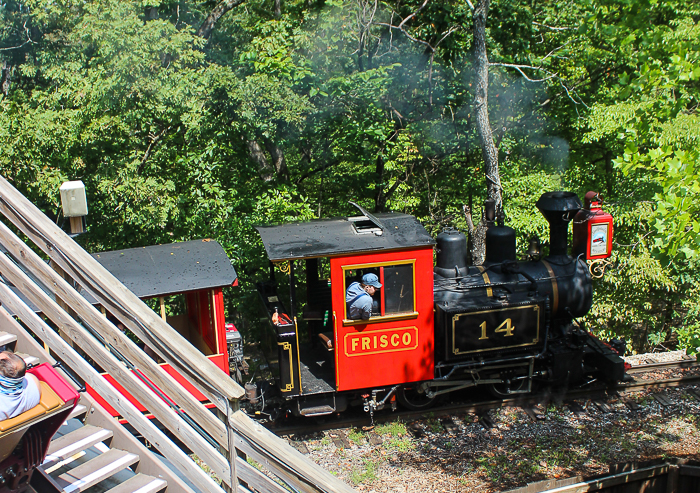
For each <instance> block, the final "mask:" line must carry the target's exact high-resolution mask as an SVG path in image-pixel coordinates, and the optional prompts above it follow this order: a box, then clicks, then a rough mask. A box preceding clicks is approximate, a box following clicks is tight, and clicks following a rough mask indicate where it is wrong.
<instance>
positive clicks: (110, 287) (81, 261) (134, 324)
mask: <svg viewBox="0 0 700 493" xmlns="http://www.w3.org/2000/svg"><path fill="white" fill-rule="evenodd" d="M0 211H1V212H2V213H3V214H4V215H5V216H6V217H7V218H8V219H9V220H10V221H11V222H12V223H13V224H14V225H15V226H16V227H17V228H19V229H20V230H21V231H22V232H23V233H24V234H26V235H27V236H28V237H29V238H31V239H32V241H33V242H34V243H35V244H36V245H37V246H38V247H39V248H40V249H42V250H43V251H44V252H45V253H46V254H47V255H48V256H49V257H50V258H51V259H52V260H53V261H55V262H56V263H57V264H58V265H60V266H61V268H62V269H63V270H64V271H65V272H66V273H68V274H69V275H70V276H71V277H72V278H73V279H75V280H76V281H77V282H78V283H80V285H81V286H83V288H85V289H86V290H87V291H89V292H90V293H91V294H92V295H93V296H94V297H95V299H97V300H98V301H99V302H100V303H101V304H102V305H103V306H105V307H106V308H107V309H108V310H109V311H110V312H111V313H113V314H114V315H115V316H116V317H117V318H119V320H121V321H122V322H123V323H124V325H126V326H127V327H128V328H129V329H130V330H131V331H132V332H133V333H134V334H136V336H137V337H138V338H139V339H141V340H142V341H143V342H144V343H145V344H147V345H148V346H149V347H150V348H151V349H153V350H154V351H155V352H156V353H157V354H158V355H159V356H160V357H161V358H163V360H165V361H166V362H168V363H169V364H170V365H171V366H172V367H173V368H174V369H176V370H177V371H178V372H179V373H180V374H182V375H183V376H184V377H185V378H186V379H187V380H188V381H190V382H191V383H192V384H193V385H194V386H195V387H197V388H198V389H199V390H200V391H201V392H202V393H203V394H204V395H205V396H207V398H208V399H210V400H211V401H212V402H213V403H214V404H215V405H216V407H217V408H218V409H219V410H221V411H223V412H225V411H226V406H227V401H231V400H235V399H239V398H241V397H242V396H243V395H244V391H243V389H242V388H241V387H240V386H239V385H238V384H237V383H235V382H234V381H233V380H232V379H231V378H229V377H228V376H227V375H226V374H225V373H224V372H222V371H221V370H220V369H219V368H217V367H216V365H215V364H214V363H212V362H211V361H209V359H207V358H206V357H205V356H204V355H203V354H202V353H201V352H200V351H198V350H197V349H196V348H195V347H193V346H192V345H191V344H190V343H189V342H188V341H187V340H186V339H185V338H184V337H182V335H180V334H179V333H178V332H177V331H176V330H174V329H173V328H172V327H170V326H169V325H168V324H166V323H165V322H164V321H163V320H162V319H161V318H160V317H158V316H157V315H156V314H155V313H154V312H153V310H151V309H150V308H148V306H146V305H145V304H144V303H143V302H142V301H141V300H139V299H138V298H137V297H136V295H134V294H133V293H132V292H131V291H129V290H128V289H127V288H126V287H125V286H124V285H123V284H121V282H119V280H118V279H116V278H115V277H114V276H113V275H112V274H111V273H110V272H109V271H108V270H107V269H105V268H104V267H102V265H101V264H100V263H99V262H97V261H96V260H95V259H94V258H92V256H90V255H89V254H88V253H87V252H86V251H85V250H83V249H82V248H81V247H80V246H79V245H77V244H76V243H75V242H74V241H73V240H72V239H70V237H69V236H68V235H67V234H66V233H65V232H64V231H63V230H61V229H60V228H59V227H58V226H56V225H55V224H54V223H53V222H52V221H50V220H49V219H48V218H47V217H46V216H45V215H44V214H43V213H42V212H41V211H40V210H39V209H37V207H36V206H35V205H34V204H32V203H31V202H30V201H29V200H27V198H26V197H24V196H23V195H22V194H21V193H19V192H18V191H17V190H16V189H15V188H14V187H13V186H12V185H11V184H10V183H9V182H8V181H7V180H6V179H5V178H3V177H0Z"/></svg>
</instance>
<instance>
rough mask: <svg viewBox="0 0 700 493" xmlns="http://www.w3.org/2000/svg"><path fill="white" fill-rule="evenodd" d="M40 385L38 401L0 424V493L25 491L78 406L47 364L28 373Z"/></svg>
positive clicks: (69, 387)
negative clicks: (54, 440)
mask: <svg viewBox="0 0 700 493" xmlns="http://www.w3.org/2000/svg"><path fill="white" fill-rule="evenodd" d="M27 373H30V374H32V375H34V376H35V377H36V378H37V379H38V380H39V384H40V386H41V401H40V402H39V404H38V405H37V406H35V407H33V408H32V409H30V410H28V411H26V412H24V413H22V414H20V415H19V416H16V417H14V418H10V419H6V420H4V421H0V492H6V491H8V492H9V491H18V490H20V489H22V488H24V487H25V486H26V485H27V484H28V483H29V480H30V478H31V475H32V473H33V472H34V469H36V468H37V467H38V466H39V465H41V463H42V462H43V461H44V459H45V457H46V452H47V450H48V448H49V444H50V442H51V438H52V437H53V436H54V434H55V433H56V431H58V429H59V428H60V426H61V425H62V424H63V422H64V421H65V420H66V419H67V418H68V415H69V414H70V413H71V411H72V410H73V408H74V407H75V406H76V405H77V403H78V397H79V396H78V393H77V392H76V391H75V390H74V389H73V387H71V386H70V385H69V384H68V383H66V381H65V380H64V379H63V378H62V377H61V376H60V375H59V374H58V373H57V372H56V370H55V369H54V368H53V367H52V366H51V365H50V364H48V363H43V364H41V365H39V366H35V367H33V368H30V369H28V370H27Z"/></svg>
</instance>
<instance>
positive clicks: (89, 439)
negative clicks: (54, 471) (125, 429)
mask: <svg viewBox="0 0 700 493" xmlns="http://www.w3.org/2000/svg"><path fill="white" fill-rule="evenodd" d="M112 435H113V433H112V431H111V430H105V429H104V428H98V427H96V426H90V425H85V426H83V427H81V428H78V429H77V430H75V431H72V432H70V433H68V434H67V435H63V436H62V437H60V438H57V439H55V440H53V441H52V442H51V444H50V445H49V451H48V453H47V454H46V460H44V463H43V464H42V465H44V466H46V465H48V464H50V463H52V462H57V461H59V460H62V459H65V458H67V457H70V456H71V455H74V454H76V453H78V452H81V451H83V450H85V449H87V448H89V447H92V446H93V445H95V444H96V443H100V442H103V441H105V440H107V439H108V438H111V437H112Z"/></svg>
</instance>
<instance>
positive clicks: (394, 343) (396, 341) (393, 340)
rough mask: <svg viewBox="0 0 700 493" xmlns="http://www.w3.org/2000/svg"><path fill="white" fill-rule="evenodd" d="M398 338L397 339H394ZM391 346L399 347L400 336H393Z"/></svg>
mask: <svg viewBox="0 0 700 493" xmlns="http://www.w3.org/2000/svg"><path fill="white" fill-rule="evenodd" d="M394 338H396V339H394ZM391 345H392V346H394V347H396V346H398V345H399V335H398V334H392V336H391Z"/></svg>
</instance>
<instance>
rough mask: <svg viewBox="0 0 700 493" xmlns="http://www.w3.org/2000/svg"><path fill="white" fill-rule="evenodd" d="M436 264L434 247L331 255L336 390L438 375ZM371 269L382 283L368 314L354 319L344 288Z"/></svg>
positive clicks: (399, 382)
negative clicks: (433, 274) (434, 302)
mask: <svg viewBox="0 0 700 493" xmlns="http://www.w3.org/2000/svg"><path fill="white" fill-rule="evenodd" d="M432 266H433V250H432V247H428V248H416V249H411V250H404V251H394V252H387V253H369V254H361V255H352V256H343V257H336V258H332V259H331V286H332V301H333V320H334V345H335V348H336V349H335V368H336V372H335V376H336V389H337V390H338V391H345V390H356V389H366V388H377V387H383V386H389V385H397V384H403V383H410V382H418V381H422V380H432V379H433V378H434V317H433V277H432V272H433V269H432ZM369 273H372V274H375V275H376V276H377V277H378V278H379V282H380V283H381V284H382V287H381V288H380V289H379V290H378V291H377V292H376V293H375V294H374V296H373V305H374V306H373V310H372V316H371V317H370V318H369V320H362V319H360V320H353V319H352V318H351V317H350V314H349V311H348V305H347V304H346V296H345V295H346V291H347V290H348V288H350V286H351V285H352V284H353V283H355V282H360V281H361V279H362V277H363V276H364V275H365V274H369Z"/></svg>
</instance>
